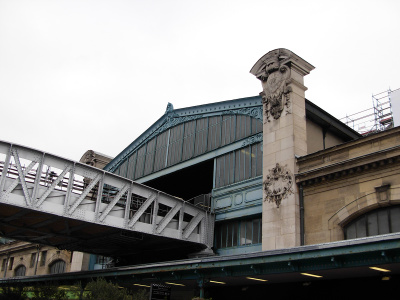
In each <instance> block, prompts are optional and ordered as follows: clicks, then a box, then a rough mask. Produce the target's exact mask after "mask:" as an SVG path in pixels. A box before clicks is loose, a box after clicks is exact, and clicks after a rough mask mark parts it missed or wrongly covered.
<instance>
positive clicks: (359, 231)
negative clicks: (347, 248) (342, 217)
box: [344, 206, 400, 239]
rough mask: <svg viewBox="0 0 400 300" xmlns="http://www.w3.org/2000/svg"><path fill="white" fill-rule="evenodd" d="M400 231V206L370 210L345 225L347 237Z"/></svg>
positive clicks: (352, 237)
mask: <svg viewBox="0 0 400 300" xmlns="http://www.w3.org/2000/svg"><path fill="white" fill-rule="evenodd" d="M393 232H400V206H390V207H385V208H380V209H376V210H373V211H370V212H368V213H366V214H364V215H362V216H360V217H358V218H357V219H355V220H353V221H351V222H350V223H349V224H347V225H346V226H345V227H344V236H345V239H355V238H362V237H367V236H373V235H380V234H387V233H393Z"/></svg>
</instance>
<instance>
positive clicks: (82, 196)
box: [68, 173, 103, 215]
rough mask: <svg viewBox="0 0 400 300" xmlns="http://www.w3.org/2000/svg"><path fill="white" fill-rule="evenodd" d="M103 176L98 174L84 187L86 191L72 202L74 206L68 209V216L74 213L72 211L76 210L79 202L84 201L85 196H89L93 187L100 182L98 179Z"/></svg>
mask: <svg viewBox="0 0 400 300" xmlns="http://www.w3.org/2000/svg"><path fill="white" fill-rule="evenodd" d="M102 176H103V174H102V173H100V174H98V175H97V176H96V177H95V178H94V179H93V180H92V181H91V182H90V184H89V185H88V186H87V187H86V189H85V190H84V191H83V192H82V194H81V195H80V196H79V198H78V199H76V201H75V202H74V204H73V205H72V206H71V207H70V209H69V210H68V214H70V215H72V214H73V213H74V211H75V210H76V209H77V208H78V206H79V204H81V202H82V201H83V199H85V197H86V196H87V194H89V192H90V191H91V190H92V189H93V188H94V187H95V185H96V184H97V183H98V182H99V181H100V179H101V178H102Z"/></svg>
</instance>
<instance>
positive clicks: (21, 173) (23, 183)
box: [1, 149, 37, 206]
mask: <svg viewBox="0 0 400 300" xmlns="http://www.w3.org/2000/svg"><path fill="white" fill-rule="evenodd" d="M11 152H12V155H13V156H14V160H15V164H16V165H17V170H18V178H19V180H18V178H16V179H15V180H14V181H13V183H12V184H11V185H10V186H9V187H8V188H7V190H6V191H5V192H4V193H3V194H2V197H1V198H2V199H3V198H4V197H6V196H8V195H9V194H10V193H11V192H12V191H13V190H14V189H15V188H16V187H17V185H18V183H21V186H22V191H23V192H24V198H25V202H26V205H27V206H31V203H32V199H31V196H30V195H29V191H28V186H27V184H26V181H25V176H26V174H28V173H29V172H30V171H31V170H32V169H33V167H34V166H35V165H36V163H37V161H31V163H30V164H29V165H28V166H27V167H26V168H25V170H24V171H23V170H22V166H21V162H20V160H19V155H18V151H17V150H16V149H12V150H11Z"/></svg>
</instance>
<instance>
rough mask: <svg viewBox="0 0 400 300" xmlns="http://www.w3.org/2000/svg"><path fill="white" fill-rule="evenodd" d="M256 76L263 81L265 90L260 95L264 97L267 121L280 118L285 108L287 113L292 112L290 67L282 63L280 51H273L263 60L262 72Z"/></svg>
mask: <svg viewBox="0 0 400 300" xmlns="http://www.w3.org/2000/svg"><path fill="white" fill-rule="evenodd" d="M256 76H257V78H258V79H260V80H261V82H262V87H263V91H262V92H261V93H260V96H261V97H262V99H263V104H264V110H265V114H266V121H268V122H270V117H272V118H273V119H275V120H277V119H279V118H280V116H281V114H282V111H283V110H284V108H286V113H287V114H288V113H290V92H291V91H292V89H291V87H289V86H288V83H289V78H290V68H289V67H288V66H286V65H285V64H283V63H281V59H280V55H279V51H278V52H273V53H271V56H269V57H267V58H266V59H265V60H264V61H263V64H262V67H261V72H259V73H258V74H257V75H256Z"/></svg>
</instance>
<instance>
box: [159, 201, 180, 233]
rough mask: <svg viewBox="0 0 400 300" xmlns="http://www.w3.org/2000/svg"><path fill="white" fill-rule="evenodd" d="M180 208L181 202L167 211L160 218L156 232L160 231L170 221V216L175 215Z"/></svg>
mask: <svg viewBox="0 0 400 300" xmlns="http://www.w3.org/2000/svg"><path fill="white" fill-rule="evenodd" d="M181 208H182V204H181V203H177V204H176V205H175V206H174V207H173V208H172V209H171V210H170V211H169V212H168V213H167V215H166V216H165V217H164V218H163V219H162V220H161V222H160V224H158V226H157V229H156V232H157V233H161V232H162V231H163V230H164V228H165V227H166V226H167V225H168V223H169V222H171V220H172V218H173V217H174V216H175V215H176V213H177V212H178V211H179V210H180V209H181Z"/></svg>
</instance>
